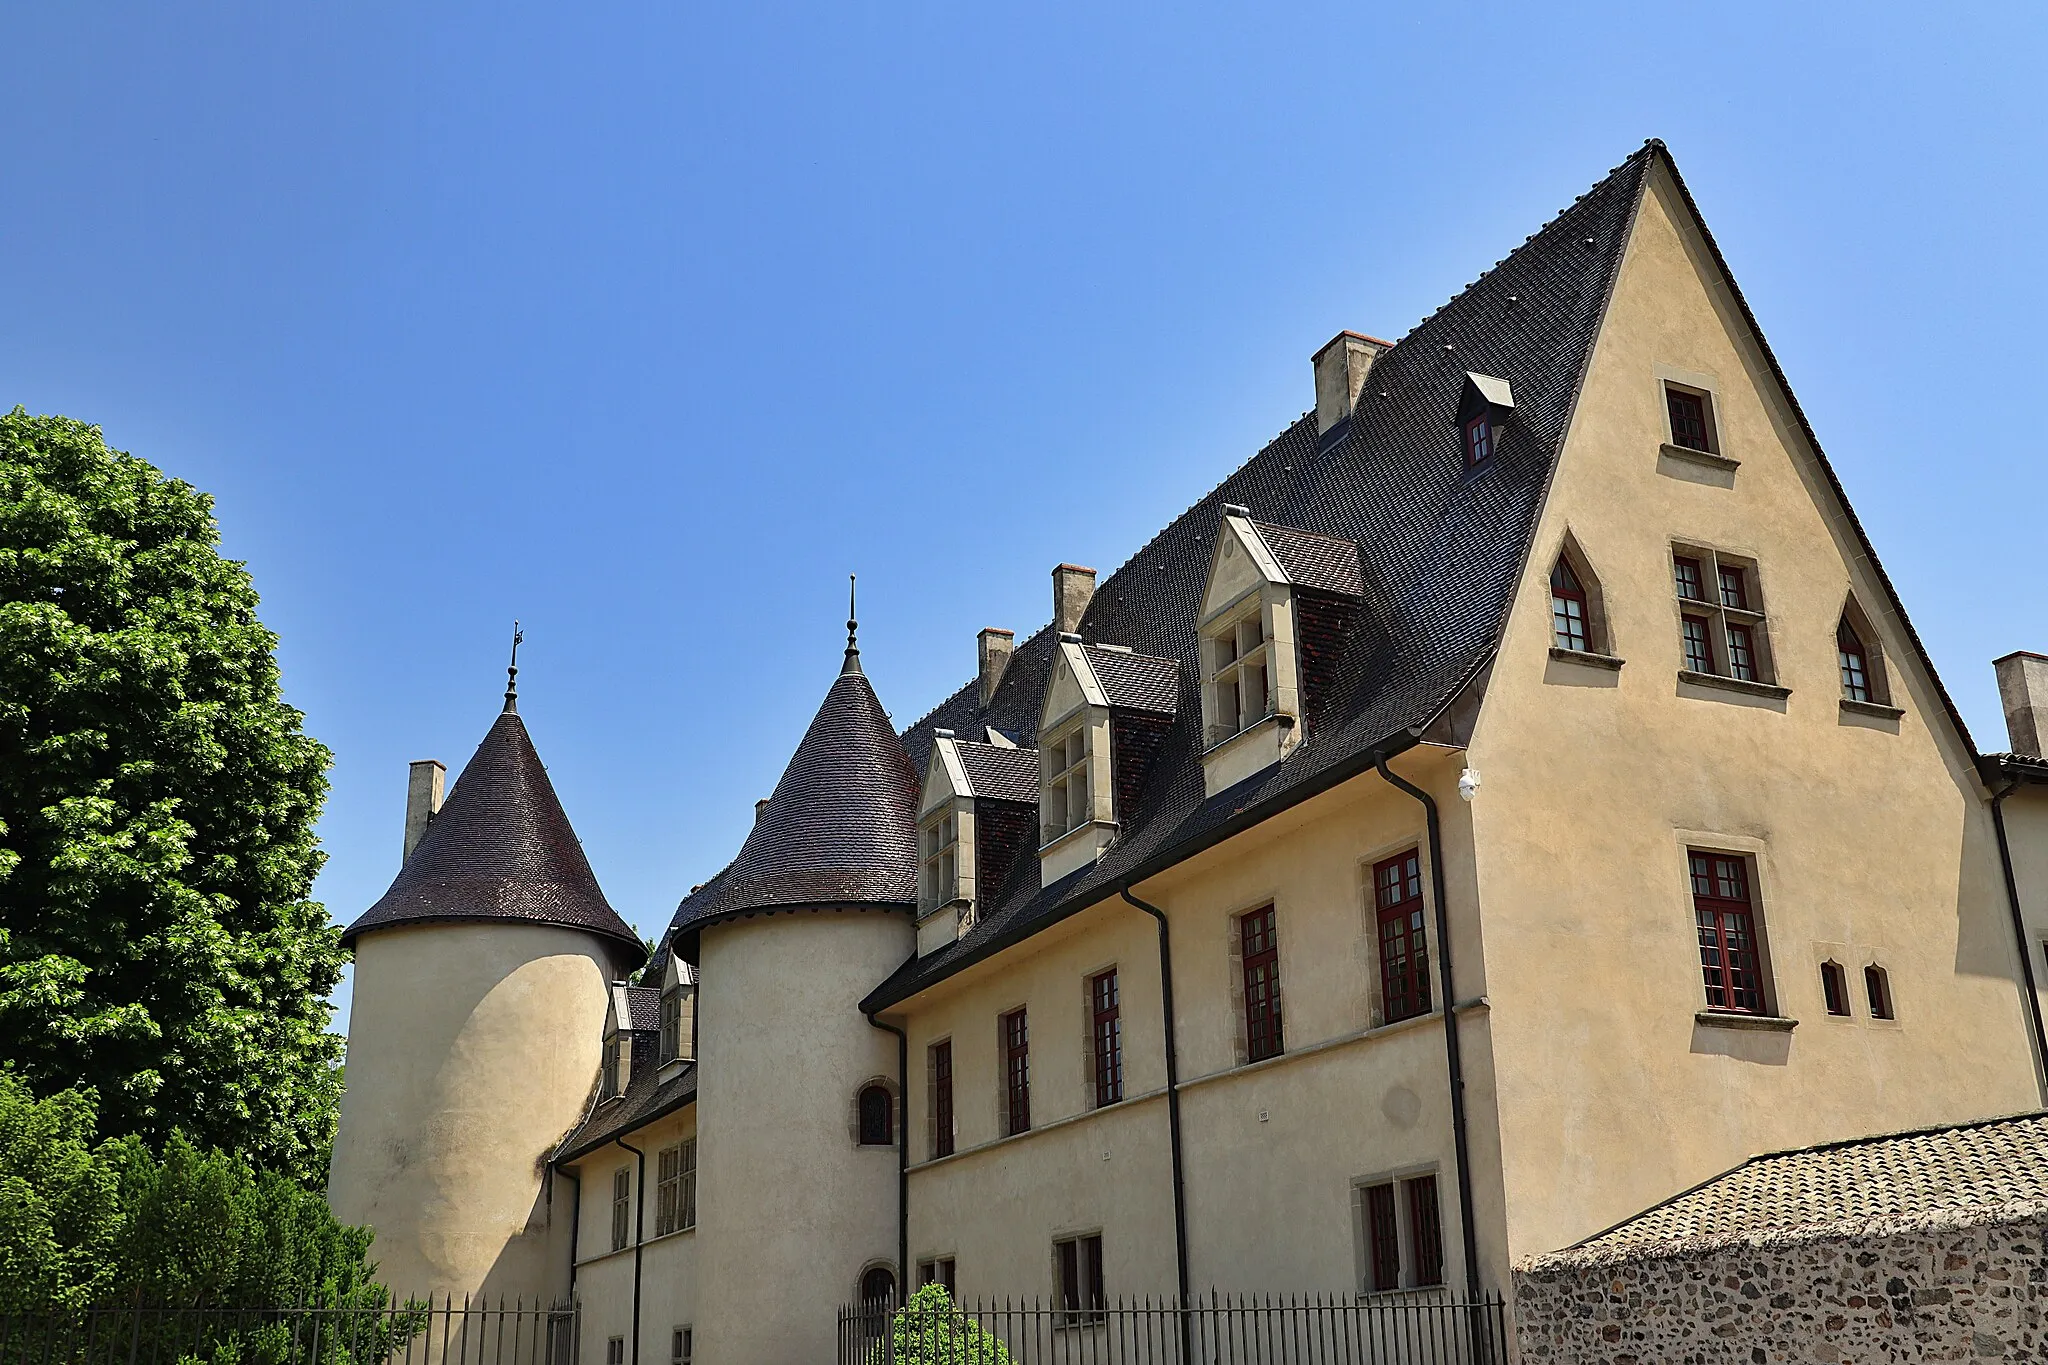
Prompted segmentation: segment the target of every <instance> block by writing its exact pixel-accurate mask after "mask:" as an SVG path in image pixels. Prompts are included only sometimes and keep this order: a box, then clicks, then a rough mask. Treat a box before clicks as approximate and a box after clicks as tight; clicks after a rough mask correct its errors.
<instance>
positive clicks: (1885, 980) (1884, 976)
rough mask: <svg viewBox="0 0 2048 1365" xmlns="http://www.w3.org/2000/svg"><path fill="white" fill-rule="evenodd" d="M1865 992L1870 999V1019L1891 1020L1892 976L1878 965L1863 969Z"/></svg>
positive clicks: (1873, 964) (1874, 964)
mask: <svg viewBox="0 0 2048 1365" xmlns="http://www.w3.org/2000/svg"><path fill="white" fill-rule="evenodd" d="M1863 992H1864V994H1865V995H1867V996H1869V997H1870V1017H1871V1018H1873V1019H1889V1018H1891V1017H1892V979H1891V974H1890V973H1888V972H1886V971H1885V969H1884V968H1882V967H1880V966H1878V965H1877V964H1876V963H1874V962H1873V963H1871V964H1870V965H1869V966H1868V967H1865V968H1864V969H1863Z"/></svg>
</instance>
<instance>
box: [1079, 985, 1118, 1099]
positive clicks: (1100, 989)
mask: <svg viewBox="0 0 2048 1365" xmlns="http://www.w3.org/2000/svg"><path fill="white" fill-rule="evenodd" d="M1088 1015H1089V1026H1090V1028H1089V1031H1090V1036H1091V1039H1092V1043H1093V1046H1092V1048H1091V1051H1092V1053H1093V1056H1094V1062H1095V1104H1096V1107H1097V1108H1100V1107H1101V1106H1103V1105H1105V1104H1115V1103H1116V1102H1117V1101H1118V1100H1121V1099H1122V1098H1123V1097H1124V1020H1123V1005H1122V1000H1121V996H1120V992H1119V988H1118V986H1117V978H1116V969H1115V968H1114V967H1112V968H1111V969H1110V970H1108V971H1106V972H1103V973H1101V974H1100V975H1098V976H1093V977H1090V978H1089V980H1088Z"/></svg>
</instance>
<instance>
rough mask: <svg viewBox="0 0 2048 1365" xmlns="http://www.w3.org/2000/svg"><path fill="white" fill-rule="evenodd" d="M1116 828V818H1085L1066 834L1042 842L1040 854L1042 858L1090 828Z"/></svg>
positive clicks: (1039, 847)
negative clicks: (1048, 841) (1047, 841)
mask: <svg viewBox="0 0 2048 1365" xmlns="http://www.w3.org/2000/svg"><path fill="white" fill-rule="evenodd" d="M1115 828H1116V822H1115V821H1114V820H1084V821H1082V822H1081V823H1080V824H1078V825H1076V826H1074V827H1073V828H1072V829H1070V830H1068V831H1067V832H1066V833H1065V834H1062V835H1060V836H1059V837H1058V838H1056V839H1054V840H1052V841H1051V842H1050V843H1044V844H1040V845H1039V846H1038V855H1039V856H1040V857H1041V858H1042V857H1044V856H1045V855H1046V854H1048V853H1050V852H1052V851H1053V850H1054V849H1056V848H1058V847H1059V846H1060V845H1061V844H1064V843H1066V842H1067V841H1068V840H1070V839H1073V838H1075V837H1076V836H1078V835H1081V834H1085V833H1087V832H1088V831H1090V830H1097V829H1115Z"/></svg>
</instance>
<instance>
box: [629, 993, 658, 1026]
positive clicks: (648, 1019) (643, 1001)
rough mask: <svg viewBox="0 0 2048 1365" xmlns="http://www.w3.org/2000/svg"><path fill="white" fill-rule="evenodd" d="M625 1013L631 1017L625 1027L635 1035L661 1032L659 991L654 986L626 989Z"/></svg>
mask: <svg viewBox="0 0 2048 1365" xmlns="http://www.w3.org/2000/svg"><path fill="white" fill-rule="evenodd" d="M626 1002H627V1013H628V1014H630V1015H631V1016H632V1017H631V1018H630V1019H629V1020H628V1021H627V1023H626V1027H627V1028H629V1029H632V1030H633V1031H634V1032H636V1033H658V1032H660V1030H661V991H660V989H659V988H658V987H654V986H628V987H626Z"/></svg>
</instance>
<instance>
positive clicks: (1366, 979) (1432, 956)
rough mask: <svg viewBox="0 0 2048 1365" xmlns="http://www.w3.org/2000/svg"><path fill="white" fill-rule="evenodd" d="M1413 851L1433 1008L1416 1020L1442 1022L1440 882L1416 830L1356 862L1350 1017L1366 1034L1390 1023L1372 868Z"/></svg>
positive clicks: (1375, 848)
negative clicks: (1355, 976)
mask: <svg viewBox="0 0 2048 1365" xmlns="http://www.w3.org/2000/svg"><path fill="white" fill-rule="evenodd" d="M1411 851H1412V852H1414V853H1415V855H1416V857H1417V860H1418V866H1419V867H1420V869H1421V872H1422V908H1423V910H1424V912H1425V913H1424V915H1423V918H1422V935H1423V941H1424V944H1425V945H1426V946H1427V947H1428V949H1429V964H1430V966H1429V1004H1430V1007H1429V1008H1428V1009H1427V1010H1425V1011H1423V1012H1422V1013H1421V1014H1418V1015H1415V1016H1413V1017H1414V1018H1416V1019H1430V1018H1436V1017H1439V1016H1440V1015H1442V1013H1443V1003H1444V1002H1443V1001H1441V1000H1439V999H1437V998H1436V997H1437V995H1438V993H1439V987H1440V986H1441V985H1442V983H1441V982H1440V981H1438V979H1437V973H1436V963H1437V956H1436V955H1437V954H1438V953H1440V952H1442V951H1443V947H1442V945H1441V944H1439V943H1438V942H1437V938H1436V883H1435V882H1434V881H1432V880H1431V877H1432V871H1431V869H1432V867H1433V866H1434V865H1433V864H1432V863H1431V862H1430V860H1429V840H1428V839H1426V838H1424V837H1423V831H1421V830H1413V831H1410V832H1409V833H1407V834H1404V835H1402V836H1400V837H1398V838H1394V839H1388V840H1385V841H1384V842H1382V843H1379V844H1375V845H1374V846H1373V847H1371V848H1369V849H1367V850H1365V851H1364V852H1363V853H1360V854H1359V855H1358V856H1357V860H1356V861H1357V868H1358V940H1357V944H1358V946H1357V950H1356V955H1357V958H1358V965H1359V981H1358V995H1357V997H1356V1001H1357V1003H1356V1004H1355V1005H1354V1006H1353V1009H1352V1015H1353V1017H1354V1018H1356V1019H1358V1020H1359V1021H1360V1026H1361V1027H1363V1028H1366V1029H1377V1028H1386V1027H1389V1025H1388V1024H1387V1020H1386V1008H1385V1001H1384V1000H1382V999H1381V992H1380V980H1381V966H1380V916H1379V899H1378V895H1377V891H1376V888H1375V887H1374V885H1373V869H1374V868H1375V867H1377V866H1379V865H1380V864H1381V863H1383V862H1385V861H1386V860H1387V859H1389V858H1391V857H1394V856H1395V855H1396V854H1401V853H1408V852H1411ZM1281 979H1282V980H1283V981H1284V980H1285V979H1286V978H1285V977H1284V976H1283V977H1282V978H1281ZM1394 1022H1395V1024H1396V1025H1399V1024H1405V1023H1408V1022H1409V1020H1407V1019H1397V1020H1395V1021H1394ZM1239 1055H1240V1056H1242V1055H1243V1054H1242V1053H1240V1054H1239Z"/></svg>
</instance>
